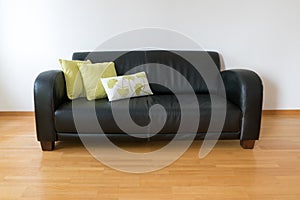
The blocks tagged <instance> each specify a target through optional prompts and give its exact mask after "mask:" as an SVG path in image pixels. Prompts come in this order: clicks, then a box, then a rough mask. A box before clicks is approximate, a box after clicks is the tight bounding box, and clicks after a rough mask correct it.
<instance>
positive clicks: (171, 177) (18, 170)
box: [0, 115, 300, 200]
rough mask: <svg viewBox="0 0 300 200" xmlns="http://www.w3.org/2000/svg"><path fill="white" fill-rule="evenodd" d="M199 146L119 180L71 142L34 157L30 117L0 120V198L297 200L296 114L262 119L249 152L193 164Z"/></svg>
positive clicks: (299, 133)
mask: <svg viewBox="0 0 300 200" xmlns="http://www.w3.org/2000/svg"><path fill="white" fill-rule="evenodd" d="M157 145H158V146H159V145H160V144H159V142H157V143H154V144H152V145H150V146H149V145H148V146H147V145H146V146H145V147H144V146H143V145H136V147H135V145H131V144H127V145H125V146H127V148H131V149H132V150H134V151H144V150H145V149H149V148H150V149H151V148H153V149H155V148H156V146H157ZM200 145H201V141H196V142H194V144H193V145H192V146H191V147H190V149H189V150H188V151H187V152H186V153H185V154H184V155H183V156H182V157H181V158H180V159H179V160H177V161H176V162H175V163H174V164H172V165H171V166H168V167H166V168H164V169H162V170H159V171H156V172H152V173H147V174H127V173H123V172H119V171H115V170H113V169H110V168H108V167H106V166H104V165H103V164H101V163H100V162H98V161H97V160H95V159H94V158H93V157H92V156H91V155H90V154H89V153H88V152H87V150H86V149H85V148H84V147H83V146H82V144H81V143H79V142H76V143H70V142H60V143H58V144H57V149H56V150H55V151H52V152H42V151H41V149H40V146H39V143H38V142H37V141H36V137H35V128H34V118H33V117H32V116H0V199H1V200H2V199H4V200H6V199H28V200H29V199H30V200H31V199H116V200H133V199H139V200H141V199H149V200H150V199H151V200H153V199H178V200H183V199H188V200H200V199H205V200H213V199H225V200H226V199H238V200H241V199H246V200H247V199H253V200H254V199H255V200H260V199H273V200H275V199H276V200H282V199H289V200H291V199H295V200H296V199H297V200H298V199H300V115H265V116H264V117H263V123H262V131H261V140H260V141H259V142H257V144H256V146H255V149H254V150H244V149H242V148H241V147H240V146H239V142H238V141H220V142H218V144H217V145H216V147H215V148H214V149H213V151H212V152H211V153H210V154H209V155H208V156H207V157H206V158H205V159H202V160H200V159H199V158H198V151H199V147H200Z"/></svg>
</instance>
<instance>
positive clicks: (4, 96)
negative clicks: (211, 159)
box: [0, 0, 300, 111]
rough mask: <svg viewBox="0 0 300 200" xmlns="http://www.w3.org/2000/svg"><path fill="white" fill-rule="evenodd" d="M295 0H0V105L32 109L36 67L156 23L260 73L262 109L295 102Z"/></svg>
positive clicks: (299, 98) (298, 45)
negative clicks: (262, 81) (117, 35)
mask: <svg viewBox="0 0 300 200" xmlns="http://www.w3.org/2000/svg"><path fill="white" fill-rule="evenodd" d="M299 10H300V1H299V0H252V1H250V0H248V1H245V0H188V1H184V0H182V1H179V0H151V1H149V0H127V1H122V0H119V1H116V0H109V1H108V0H42V1H41V0H27V1H22V0H0V111H14V110H17V111H23V110H24V111H27V110H28V111H30V110H33V82H34V79H35V77H36V76H37V75H38V73H39V72H41V71H44V70H47V69H59V66H58V62H57V59H58V58H71V54H72V52H73V51H79V50H93V49H95V48H96V47H97V46H98V45H99V44H101V43H102V42H103V41H105V40H107V39H109V38H110V37H111V36H113V35H116V34H118V33H120V32H124V31H129V30H132V29H138V28H143V27H160V28H167V29H172V30H175V31H178V32H180V33H182V34H185V35H187V36H189V37H191V38H193V39H194V40H195V41H196V42H197V43H199V44H202V46H203V47H204V48H206V49H215V50H217V51H219V52H221V53H222V54H223V57H224V60H225V65H226V68H250V69H252V70H255V71H256V72H257V73H259V74H260V76H261V77H262V78H263V80H264V84H265V99H264V109H300V92H299V89H297V88H298V87H299V85H300V78H299V74H300V68H299V67H298V66H299V64H298V63H299V62H298V58H299V55H298V54H300V23H299V19H300V12H299Z"/></svg>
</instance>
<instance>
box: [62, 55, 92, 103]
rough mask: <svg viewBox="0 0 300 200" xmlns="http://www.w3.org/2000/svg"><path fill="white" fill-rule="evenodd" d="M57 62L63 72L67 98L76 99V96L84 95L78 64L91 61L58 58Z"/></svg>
mask: <svg viewBox="0 0 300 200" xmlns="http://www.w3.org/2000/svg"><path fill="white" fill-rule="evenodd" d="M59 63H60V65H61V67H62V71H63V72H64V76H65V80H66V87H67V95H68V98H69V99H76V98H78V97H84V96H85V92H84V88H83V83H82V78H81V75H80V72H79V69H78V64H82V63H91V61H89V60H87V61H80V60H63V59H59Z"/></svg>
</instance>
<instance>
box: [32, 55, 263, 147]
mask: <svg viewBox="0 0 300 200" xmlns="http://www.w3.org/2000/svg"><path fill="white" fill-rule="evenodd" d="M182 55H183V56H182ZM184 57H188V58H189V59H188V60H189V61H190V60H193V62H194V63H197V64H199V66H200V67H201V66H206V67H207V66H209V67H211V68H216V69H217V70H218V71H219V72H218V73H220V75H221V76H220V77H221V79H222V81H223V84H224V87H225V96H226V97H225V96H224V95H223V96H222V95H220V96H218V95H217V93H216V94H211V95H215V96H214V99H217V101H216V102H218V99H219V100H222V98H225V99H226V108H225V109H226V115H225V121H224V125H223V128H222V130H221V135H220V137H219V139H235V140H240V144H241V146H242V147H243V148H246V149H252V148H253V147H254V144H255V141H256V140H258V139H259V133H260V123H261V111H262V98H263V86H262V81H261V79H260V78H259V76H258V75H257V74H256V73H254V72H252V71H249V70H245V69H235V70H225V71H220V56H219V54H218V53H217V52H203V51H177V52H171V51H161V50H157V51H156V50H151V51H150V50H149V51H131V52H79V53H74V54H73V60H87V59H90V60H91V61H92V62H93V63H95V62H105V61H114V62H115V65H116V71H117V74H118V75H122V74H125V73H126V72H127V71H128V70H131V69H133V67H135V66H141V65H151V67H150V68H148V69H150V70H152V71H154V73H153V74H154V75H155V78H157V79H167V78H168V77H165V75H164V77H163V76H162V75H161V74H160V72H159V70H156V66H158V64H164V65H167V66H169V67H171V68H173V69H175V70H176V71H178V72H179V73H180V74H182V75H183V76H184V77H185V78H186V79H187V81H188V82H189V83H190V84H191V86H192V88H193V90H194V92H195V94H196V97H197V100H198V103H199V111H200V113H201V115H200V119H199V126H198V131H197V135H196V139H203V138H204V137H205V136H206V135H207V134H210V133H209V132H208V133H207V131H208V127H209V124H210V121H211V116H212V114H211V111H212V108H213V107H214V106H218V105H216V103H215V104H212V102H211V95H209V94H210V93H209V91H211V90H209V88H208V86H207V84H206V82H205V81H204V79H203V77H202V76H201V75H200V74H199V72H198V71H197V70H196V69H195V68H194V67H193V66H192V64H191V63H190V62H189V61H188V60H187V59H185V58H184ZM155 70H156V71H155ZM147 74H148V73H147ZM148 76H149V75H148ZM170 76H171V75H170ZM148 78H149V77H148ZM150 79H151V77H150ZM171 82H172V83H173V84H174V86H175V88H178V93H180V92H182V91H180V88H181V86H180V83H176V81H175V82H174V81H172V80H171ZM176 84H177V85H176ZM150 86H151V89H152V91H153V93H154V95H152V96H145V97H138V98H132V99H130V103H129V108H128V109H129V111H130V115H131V117H132V119H133V121H134V122H135V123H136V124H137V125H139V126H146V125H147V124H148V123H149V108H150V107H151V106H152V105H155V104H160V105H162V106H163V107H164V108H165V110H166V112H167V118H166V122H165V124H164V126H163V127H162V129H161V130H160V131H159V133H158V134H156V135H155V136H152V137H151V138H150V140H151V139H153V140H155V139H158V140H165V139H167V140H169V139H172V138H173V137H174V135H175V133H176V131H177V130H178V127H179V124H180V120H181V118H180V106H179V103H178V100H177V98H176V96H175V95H174V91H170V90H169V89H168V88H167V87H164V86H162V85H159V84H155V83H153V84H151V83H150ZM183 93H184V91H183ZM34 103H35V117H36V132H37V139H38V141H40V143H41V146H42V149H43V150H53V149H54V145H55V141H60V140H68V139H72V138H78V133H77V129H76V125H75V123H74V116H73V110H72V105H75V104H76V105H77V106H79V107H80V109H81V110H82V116H79V120H83V121H84V120H86V115H85V114H86V113H88V112H91V109H93V108H95V110H96V113H97V118H98V121H99V124H100V125H101V128H102V129H103V131H104V134H106V135H107V136H108V137H111V138H128V139H133V138H132V137H131V136H129V135H127V134H126V133H124V132H123V131H122V130H121V129H120V128H119V127H118V126H117V124H116V122H115V120H114V118H113V115H112V111H111V103H110V102H108V100H107V99H100V100H96V101H95V102H90V101H87V100H86V99H85V98H79V99H76V100H73V101H71V100H69V99H68V98H67V95H66V85H65V79H64V75H63V72H62V71H60V70H51V71H46V72H42V73H41V74H40V75H39V76H38V77H37V79H36V81H35V83H34ZM217 104H218V103H217ZM216 110H217V109H216ZM80 117H82V119H80ZM77 120H78V119H77ZM187 131H188V130H187ZM213 131H214V130H213ZM83 132H86V134H87V135H89V133H93V134H95V133H96V134H97V129H95V128H93V127H90V126H88V125H87V126H86V130H84V131H83ZM102 134H103V133H102ZM135 139H136V138H135ZM148 139H149V138H148Z"/></svg>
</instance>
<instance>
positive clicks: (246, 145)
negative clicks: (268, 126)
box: [240, 140, 255, 149]
mask: <svg viewBox="0 0 300 200" xmlns="http://www.w3.org/2000/svg"><path fill="white" fill-rule="evenodd" d="M240 144H241V146H242V147H243V149H253V148H254V144H255V140H241V141H240Z"/></svg>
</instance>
